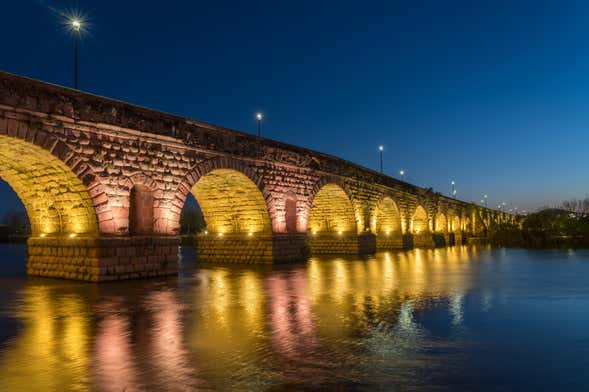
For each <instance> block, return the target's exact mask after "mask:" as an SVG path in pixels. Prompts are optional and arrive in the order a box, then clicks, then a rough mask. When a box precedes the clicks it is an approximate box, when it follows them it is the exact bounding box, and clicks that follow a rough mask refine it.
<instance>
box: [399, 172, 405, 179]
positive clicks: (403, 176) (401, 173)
mask: <svg viewBox="0 0 589 392" xmlns="http://www.w3.org/2000/svg"><path fill="white" fill-rule="evenodd" d="M399 175H400V176H401V180H403V181H405V170H403V169H401V170H399Z"/></svg>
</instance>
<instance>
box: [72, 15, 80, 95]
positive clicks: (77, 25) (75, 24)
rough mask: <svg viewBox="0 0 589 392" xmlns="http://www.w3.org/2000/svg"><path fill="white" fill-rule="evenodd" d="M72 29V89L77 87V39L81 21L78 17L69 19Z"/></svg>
mask: <svg viewBox="0 0 589 392" xmlns="http://www.w3.org/2000/svg"><path fill="white" fill-rule="evenodd" d="M70 24H71V26H72V29H73V30H74V89H76V90H77V89H78V40H79V38H80V29H81V28H82V22H81V21H80V20H79V19H72V20H70Z"/></svg>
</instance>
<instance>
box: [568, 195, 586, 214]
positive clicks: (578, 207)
mask: <svg viewBox="0 0 589 392" xmlns="http://www.w3.org/2000/svg"><path fill="white" fill-rule="evenodd" d="M562 209H564V210H567V211H569V212H573V213H575V214H577V215H580V216H582V217H586V216H589V197H586V198H584V199H582V200H581V199H571V200H567V201H563V202H562Z"/></svg>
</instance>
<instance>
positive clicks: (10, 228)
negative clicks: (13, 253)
mask: <svg viewBox="0 0 589 392" xmlns="http://www.w3.org/2000/svg"><path fill="white" fill-rule="evenodd" d="M30 233H31V227H30V225H29V219H28V218H27V214H26V213H25V212H20V211H18V212H15V211H8V212H6V213H5V214H4V215H3V216H2V218H1V220H0V241H4V242H21V241H25V240H26V238H27V237H28V236H29V234H30Z"/></svg>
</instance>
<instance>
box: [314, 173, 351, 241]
mask: <svg viewBox="0 0 589 392" xmlns="http://www.w3.org/2000/svg"><path fill="white" fill-rule="evenodd" d="M308 228H309V229H308V230H309V232H310V233H311V234H312V235H315V234H321V233H338V234H344V233H354V234H355V233H357V229H356V217H355V214H354V206H353V205H352V201H351V200H350V198H349V197H348V195H347V194H346V192H345V191H344V190H343V189H342V188H341V187H340V186H339V185H337V184H334V183H328V184H326V185H324V186H323V187H322V188H321V189H320V190H319V192H317V194H316V195H315V197H314V198H313V203H312V204H311V212H310V215H309V225H308Z"/></svg>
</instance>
